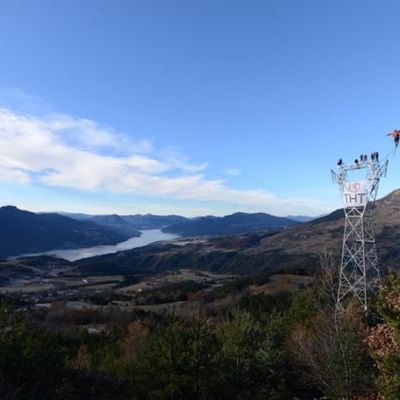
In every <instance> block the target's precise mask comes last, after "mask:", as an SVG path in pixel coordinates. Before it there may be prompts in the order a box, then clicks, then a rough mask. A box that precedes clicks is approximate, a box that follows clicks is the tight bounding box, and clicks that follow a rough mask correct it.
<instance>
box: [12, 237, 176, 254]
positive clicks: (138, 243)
mask: <svg viewBox="0 0 400 400" xmlns="http://www.w3.org/2000/svg"><path fill="white" fill-rule="evenodd" d="M140 232H141V233H142V235H141V236H140V237H133V238H130V239H128V240H126V241H125V242H121V243H117V244H116V245H104V246H94V247H86V248H81V249H71V250H49V251H46V252H43V253H35V254H24V256H27V255H29V256H38V255H48V256H55V257H59V258H64V259H65V260H68V261H76V260H79V259H81V258H87V257H94V256H101V255H103V254H109V253H116V252H117V251H122V250H129V249H133V248H135V247H142V246H147V245H148V244H150V243H154V242H159V241H164V240H172V239H176V238H178V237H179V236H178V235H174V234H172V233H164V232H162V231H161V230H160V229H146V230H143V231H140ZM18 257H22V255H21V256H18ZM13 258H15V257H13Z"/></svg>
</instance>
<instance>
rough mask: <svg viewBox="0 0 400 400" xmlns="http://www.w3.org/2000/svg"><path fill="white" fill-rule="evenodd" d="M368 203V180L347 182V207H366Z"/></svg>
mask: <svg viewBox="0 0 400 400" xmlns="http://www.w3.org/2000/svg"><path fill="white" fill-rule="evenodd" d="M367 203H368V195H367V181H354V182H345V183H344V184H343V204H344V206H345V207H346V208H347V207H365V206H366V205H367Z"/></svg>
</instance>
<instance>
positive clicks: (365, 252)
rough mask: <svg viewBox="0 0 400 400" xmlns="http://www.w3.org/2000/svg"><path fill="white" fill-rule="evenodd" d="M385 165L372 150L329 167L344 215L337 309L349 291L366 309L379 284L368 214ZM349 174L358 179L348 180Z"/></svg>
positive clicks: (371, 220) (371, 225)
mask: <svg viewBox="0 0 400 400" xmlns="http://www.w3.org/2000/svg"><path fill="white" fill-rule="evenodd" d="M387 166H388V161H387V160H386V161H384V162H383V163H382V164H381V163H380V161H379V156H378V153H373V154H372V155H371V159H370V160H369V161H367V160H366V156H365V159H364V161H359V162H356V163H354V164H350V165H345V164H344V163H342V162H341V161H339V163H338V169H337V171H332V179H333V180H334V182H336V183H337V184H338V185H339V188H340V191H341V192H342V195H343V208H344V215H345V225H344V234H343V248H342V259H341V265H340V272H339V287H338V295H337V310H343V309H344V302H345V300H346V298H347V297H348V296H350V295H352V296H355V297H356V298H357V299H358V300H359V301H360V303H361V305H362V306H363V308H364V310H365V311H367V309H368V293H369V292H370V291H376V290H377V289H378V288H379V286H380V274H379V265H378V257H377V252H376V244H375V236H374V229H373V219H372V217H373V215H372V214H373V210H374V208H375V200H376V196H377V193H378V187H379V181H380V179H381V178H382V177H384V176H386V171H387ZM351 175H356V176H357V177H358V178H360V176H361V179H359V180H355V179H354V180H352V179H351V178H352V177H351Z"/></svg>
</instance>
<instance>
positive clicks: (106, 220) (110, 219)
mask: <svg viewBox="0 0 400 400" xmlns="http://www.w3.org/2000/svg"><path fill="white" fill-rule="evenodd" d="M87 221H92V222H95V223H96V224H98V225H103V226H106V227H108V228H110V229H113V230H114V231H116V232H119V233H122V234H125V235H129V236H130V237H135V236H140V232H139V231H138V230H137V229H136V228H135V227H134V226H133V225H132V224H130V223H129V222H127V221H126V220H125V219H123V218H122V217H120V216H119V215H117V214H112V215H95V216H93V217H90V218H89V219H87Z"/></svg>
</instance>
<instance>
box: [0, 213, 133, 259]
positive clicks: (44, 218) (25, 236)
mask: <svg viewBox="0 0 400 400" xmlns="http://www.w3.org/2000/svg"><path fill="white" fill-rule="evenodd" d="M131 236H132V235H131V234H130V235H128V234H126V233H125V234H124V233H121V232H119V231H118V232H117V231H116V230H113V229H109V228H107V227H105V226H101V225H98V224H96V223H94V222H92V221H77V220H74V219H71V218H68V217H65V216H62V215H59V214H54V213H49V214H35V213H32V212H29V211H23V210H19V209H18V208H16V207H13V206H5V207H1V208H0V257H1V258H5V257H9V256H17V255H20V254H26V253H37V252H42V251H47V250H52V249H72V248H78V247H91V246H97V245H102V244H116V243H118V242H122V241H124V240H126V239H128V238H129V237H131Z"/></svg>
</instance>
